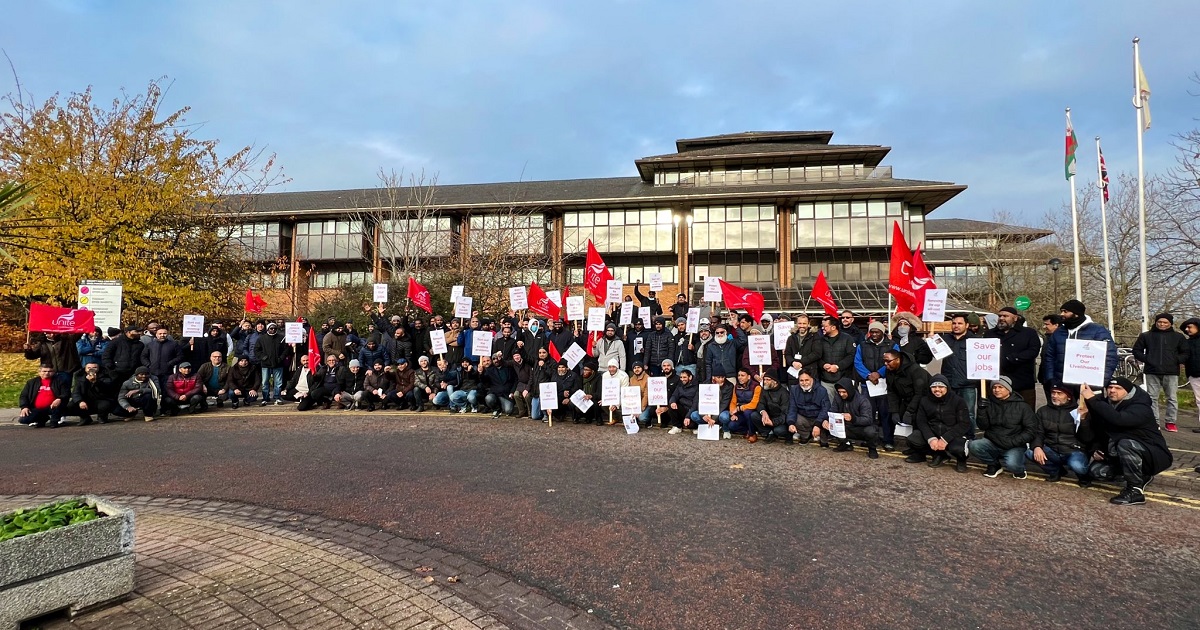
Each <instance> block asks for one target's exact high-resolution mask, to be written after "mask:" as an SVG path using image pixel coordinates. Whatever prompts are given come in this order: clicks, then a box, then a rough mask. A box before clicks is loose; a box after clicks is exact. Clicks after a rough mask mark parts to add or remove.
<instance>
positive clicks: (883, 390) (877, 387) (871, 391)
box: [864, 378, 887, 397]
mask: <svg viewBox="0 0 1200 630" xmlns="http://www.w3.org/2000/svg"><path fill="white" fill-rule="evenodd" d="M864 382H865V383H866V384H867V395H868V396H871V397H875V396H887V379H886V378H881V379H879V382H878V383H872V382H871V381H870V380H867V381H864Z"/></svg>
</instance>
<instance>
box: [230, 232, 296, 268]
mask: <svg viewBox="0 0 1200 630" xmlns="http://www.w3.org/2000/svg"><path fill="white" fill-rule="evenodd" d="M219 233H220V234H221V235H222V236H223V237H227V238H229V239H230V241H231V244H232V245H233V247H236V248H237V249H238V250H240V251H241V252H242V255H243V256H244V257H245V258H246V259H247V260H253V261H269V260H275V259H277V258H279V257H280V256H287V255H289V254H290V253H291V252H290V251H289V250H290V246H289V247H285V245H287V239H286V238H285V236H290V235H291V233H292V228H291V226H290V225H282V224H280V223H243V224H241V225H234V226H232V227H229V228H222V229H221V230H220V232H219Z"/></svg>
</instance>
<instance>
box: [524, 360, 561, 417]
mask: <svg viewBox="0 0 1200 630" xmlns="http://www.w3.org/2000/svg"><path fill="white" fill-rule="evenodd" d="M555 368H556V366H555V364H554V361H553V360H551V359H550V351H549V350H548V349H547V348H546V347H545V346H542V347H540V348H538V349H537V354H536V355H535V356H534V360H533V361H531V362H530V366H529V370H530V374H531V376H530V384H529V394H530V396H531V397H532V398H531V399H530V401H529V417H530V418H533V419H534V420H541V419H542V416H543V415H545V414H544V413H543V411H542V398H541V387H542V383H553V382H554V375H555V371H556V370H555Z"/></svg>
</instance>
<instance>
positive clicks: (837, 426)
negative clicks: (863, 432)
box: [829, 411, 846, 440]
mask: <svg viewBox="0 0 1200 630" xmlns="http://www.w3.org/2000/svg"><path fill="white" fill-rule="evenodd" d="M829 434H830V435H832V436H833V437H835V438H838V439H840V440H844V439H846V418H845V416H843V415H842V414H840V413H838V412H836V411H830V412H829Z"/></svg>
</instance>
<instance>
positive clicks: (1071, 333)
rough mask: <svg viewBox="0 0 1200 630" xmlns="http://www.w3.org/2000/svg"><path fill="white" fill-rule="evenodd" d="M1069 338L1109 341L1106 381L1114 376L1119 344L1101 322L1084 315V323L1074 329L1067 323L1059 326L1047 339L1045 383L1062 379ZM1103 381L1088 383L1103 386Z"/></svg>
mask: <svg viewBox="0 0 1200 630" xmlns="http://www.w3.org/2000/svg"><path fill="white" fill-rule="evenodd" d="M1067 339H1082V340H1084V341H1107V342H1108V352H1107V354H1106V356H1105V359H1104V382H1107V381H1108V379H1110V378H1112V375H1113V372H1114V371H1115V370H1116V369H1117V344H1116V342H1114V341H1113V337H1112V333H1110V332H1108V329H1107V328H1105V327H1104V326H1101V325H1100V324H1097V323H1095V322H1093V321H1092V318H1091V317H1086V316H1085V317H1084V318H1083V323H1082V324H1080V325H1079V327H1078V328H1075V329H1074V330H1067V327H1066V325H1062V326H1059V327H1058V330H1055V331H1054V334H1053V335H1050V338H1049V339H1047V340H1046V345H1045V346H1043V347H1042V363H1043V364H1044V365H1046V366H1047V367H1046V369H1045V371H1044V372H1043V376H1044V377H1045V380H1044V381H1042V382H1043V383H1050V382H1054V381H1060V382H1061V381H1062V376H1063V362H1064V361H1065V360H1066V354H1067ZM1104 382H1101V383H1088V385H1093V386H1103V385H1104Z"/></svg>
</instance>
